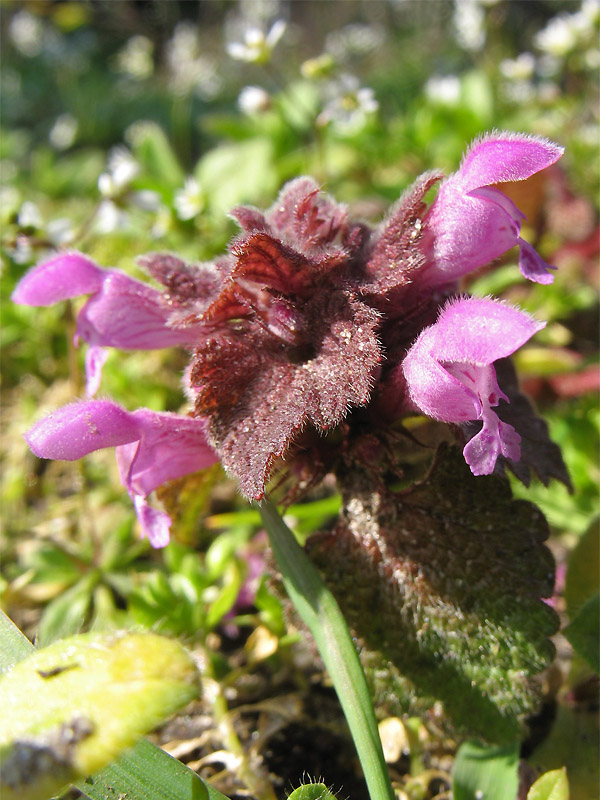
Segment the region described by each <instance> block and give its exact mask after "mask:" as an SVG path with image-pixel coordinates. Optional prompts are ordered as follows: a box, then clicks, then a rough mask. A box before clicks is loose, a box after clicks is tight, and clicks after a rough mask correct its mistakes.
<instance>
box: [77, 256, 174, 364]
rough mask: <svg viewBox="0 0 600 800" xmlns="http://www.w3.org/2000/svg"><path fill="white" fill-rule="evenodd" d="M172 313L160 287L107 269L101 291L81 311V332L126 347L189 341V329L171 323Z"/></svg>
mask: <svg viewBox="0 0 600 800" xmlns="http://www.w3.org/2000/svg"><path fill="white" fill-rule="evenodd" d="M170 313H171V310H170V308H169V306H168V305H167V304H166V303H165V302H164V301H163V299H162V296H161V294H160V292H159V291H157V290H156V289H153V288H152V287H151V286H147V285H146V284H144V283H140V281H136V280H134V279H133V278H130V277H129V276H128V275H125V274H124V273H122V272H117V271H116V270H110V271H109V270H107V271H105V272H104V279H103V281H102V284H101V286H100V287H99V289H98V291H97V292H95V294H94V295H92V297H91V298H90V299H89V300H88V301H87V303H86V304H85V305H84V307H83V308H82V309H81V312H80V313H79V316H78V318H77V335H78V336H80V337H81V338H82V339H83V340H84V341H86V342H89V343H90V344H95V345H102V346H103V347H119V348H122V349H124V350H157V349H160V348H162V347H173V346H176V345H185V344H189V340H190V332H189V331H185V330H179V329H177V328H169V327H168V326H167V321H168V319H169V316H170Z"/></svg>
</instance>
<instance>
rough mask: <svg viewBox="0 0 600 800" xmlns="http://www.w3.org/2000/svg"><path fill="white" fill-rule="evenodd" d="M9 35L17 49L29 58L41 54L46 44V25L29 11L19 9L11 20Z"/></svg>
mask: <svg viewBox="0 0 600 800" xmlns="http://www.w3.org/2000/svg"><path fill="white" fill-rule="evenodd" d="M8 35H9V36H10V40H11V42H12V43H13V44H14V46H15V47H16V48H17V50H18V51H19V52H20V53H21V54H22V55H24V56H27V57H28V58H33V57H34V56H39V54H40V53H41V52H42V47H43V45H44V26H43V25H42V22H41V21H40V19H39V18H38V17H36V16H34V15H33V14H30V13H29V11H19V12H17V13H16V14H15V15H14V17H13V18H12V19H11V21H10V25H9V26H8Z"/></svg>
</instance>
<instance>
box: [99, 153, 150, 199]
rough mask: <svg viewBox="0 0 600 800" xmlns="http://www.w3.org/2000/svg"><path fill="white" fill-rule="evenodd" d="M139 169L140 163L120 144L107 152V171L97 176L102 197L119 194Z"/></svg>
mask: <svg viewBox="0 0 600 800" xmlns="http://www.w3.org/2000/svg"><path fill="white" fill-rule="evenodd" d="M139 171H140V165H139V164H138V162H137V161H136V160H135V158H134V157H133V155H132V154H131V153H130V151H129V150H128V149H127V148H126V147H123V146H122V145H120V146H118V147H114V148H113V149H112V150H111V151H110V153H109V154H108V160H107V171H106V172H103V173H102V175H100V177H99V178H98V189H99V190H100V194H101V195H103V196H104V197H108V198H110V197H116V196H117V195H119V194H121V193H122V192H123V191H124V190H125V189H126V188H127V187H128V186H129V185H130V183H131V181H132V180H133V179H134V178H135V177H136V175H137V174H138V173H139Z"/></svg>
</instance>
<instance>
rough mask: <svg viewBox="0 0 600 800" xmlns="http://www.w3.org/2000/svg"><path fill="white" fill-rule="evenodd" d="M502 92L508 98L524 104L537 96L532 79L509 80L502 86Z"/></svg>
mask: <svg viewBox="0 0 600 800" xmlns="http://www.w3.org/2000/svg"><path fill="white" fill-rule="evenodd" d="M502 94H503V95H504V97H505V98H506V99H507V100H510V101H511V102H513V103H518V104H519V105H524V104H525V103H530V102H531V101H532V100H533V99H534V98H535V97H536V89H535V86H534V84H533V83H532V81H521V80H517V81H507V82H506V83H505V84H504V85H503V86H502Z"/></svg>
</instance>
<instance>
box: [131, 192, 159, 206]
mask: <svg viewBox="0 0 600 800" xmlns="http://www.w3.org/2000/svg"><path fill="white" fill-rule="evenodd" d="M130 199H131V202H132V203H133V204H134V205H135V206H137V207H138V208H141V209H142V211H158V210H159V208H160V207H161V200H160V195H159V193H158V192H153V191H152V189H141V190H140V191H139V192H132V194H131V196H130Z"/></svg>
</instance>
